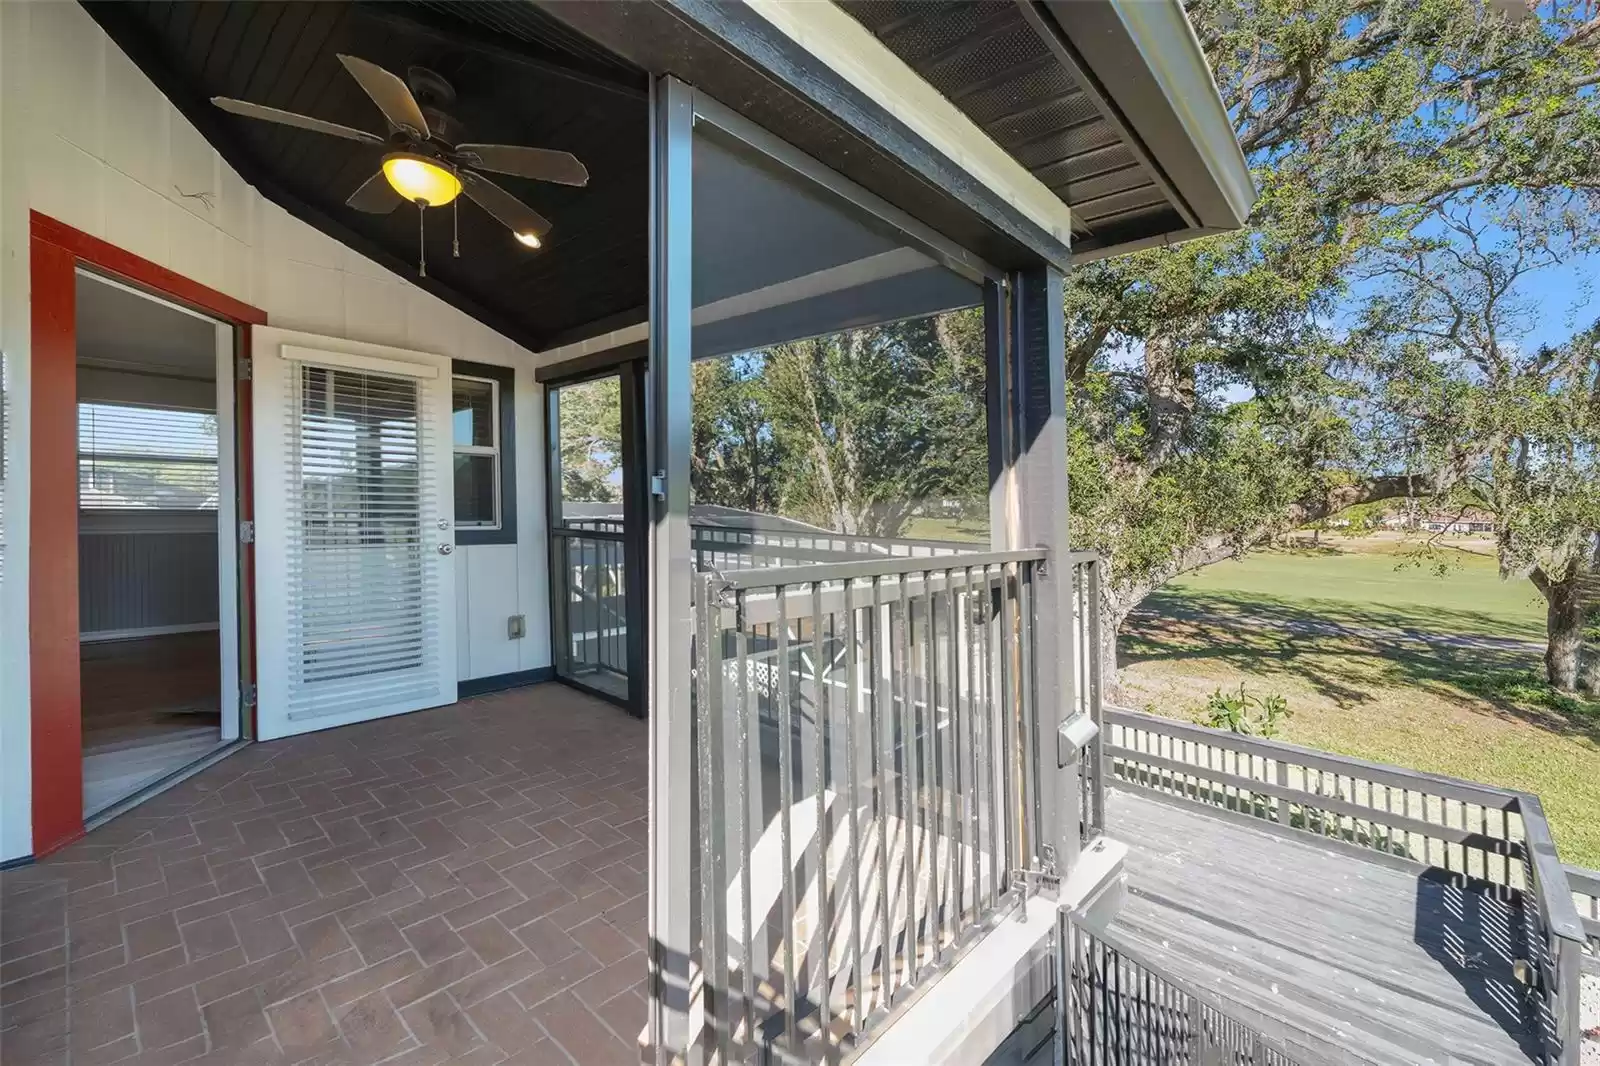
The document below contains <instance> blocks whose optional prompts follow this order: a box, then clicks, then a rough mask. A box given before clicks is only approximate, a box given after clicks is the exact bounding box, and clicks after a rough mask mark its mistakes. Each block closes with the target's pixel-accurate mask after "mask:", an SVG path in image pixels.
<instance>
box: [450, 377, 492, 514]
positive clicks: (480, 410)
mask: <svg viewBox="0 0 1600 1066" xmlns="http://www.w3.org/2000/svg"><path fill="white" fill-rule="evenodd" d="M450 408H451V410H450V425H451V431H452V436H453V437H454V438H455V450H456V455H455V478H456V526H457V527H458V528H461V529H499V528H500V506H499V504H500V491H499V482H500V478H499V473H500V426H499V422H500V420H499V419H498V418H497V417H495V415H496V412H497V411H498V410H499V409H500V383H499V382H496V381H484V380H483V379H482V378H467V377H458V378H456V379H455V382H454V388H453V389H452V390H451V404H450Z"/></svg>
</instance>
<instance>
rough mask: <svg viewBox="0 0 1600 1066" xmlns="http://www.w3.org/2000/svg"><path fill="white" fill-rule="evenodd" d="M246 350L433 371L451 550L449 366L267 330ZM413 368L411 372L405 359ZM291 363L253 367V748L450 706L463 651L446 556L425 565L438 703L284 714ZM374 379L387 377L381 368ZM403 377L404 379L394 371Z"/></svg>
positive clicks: (438, 469)
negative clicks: (429, 571)
mask: <svg viewBox="0 0 1600 1066" xmlns="http://www.w3.org/2000/svg"><path fill="white" fill-rule="evenodd" d="M252 340H253V342H254V346H255V348H256V350H257V351H262V352H266V351H272V350H275V349H282V350H285V351H287V350H304V351H309V352H310V353H311V354H312V356H313V361H314V362H322V361H323V360H322V358H321V357H322V356H324V355H328V354H332V355H336V356H340V357H344V356H349V357H352V358H355V359H360V360H363V361H370V362H383V361H385V357H386V356H389V355H399V356H401V357H402V358H401V359H397V360H394V362H395V363H396V364H397V365H399V366H403V367H415V366H417V365H419V363H420V364H421V365H424V366H427V365H431V366H432V367H433V369H434V373H433V374H432V375H431V379H432V380H431V383H430V384H427V385H421V386H419V389H420V391H421V392H422V394H423V400H422V402H423V404H424V414H423V417H424V418H426V419H428V420H429V421H431V423H432V439H433V440H434V441H435V442H436V443H435V444H434V445H433V450H434V455H433V456H432V464H433V469H434V481H435V485H436V487H437V490H438V493H439V499H438V502H437V511H438V514H439V516H440V517H441V518H443V519H444V520H445V521H446V524H447V526H448V527H449V528H446V529H442V530H439V531H437V532H438V536H439V540H440V542H441V543H442V542H451V543H453V542H454V540H455V533H454V524H453V522H450V521H449V516H452V515H453V514H454V504H455V496H454V492H453V484H454V482H453V480H452V476H451V472H452V465H453V459H452V455H453V453H452V451H451V448H450V439H451V435H450V366H451V361H450V357H449V356H444V355H430V354H428V353H426V352H406V351H403V350H402V349H398V348H387V347H385V346H383V345H376V344H366V343H362V342H358V341H346V340H341V339H339V338H337V337H318V336H314V335H312V334H306V333H290V332H288V331H287V330H281V329H275V328H271V327H267V326H257V327H254V329H253V332H252ZM407 357H409V359H414V360H416V361H417V362H411V361H409V359H408V358H407ZM370 362H363V363H341V364H336V365H350V366H369V365H370ZM293 367H294V364H293V361H292V360H291V359H290V358H282V359H257V361H256V364H255V374H254V377H253V379H252V389H251V392H252V402H253V405H254V419H253V423H252V424H253V428H254V433H255V439H254V441H252V446H253V449H254V451H255V492H256V498H255V508H256V653H257V662H258V667H257V672H256V694H257V696H256V731H257V732H256V739H258V740H274V739H277V738H279V737H286V736H292V735H295V734H298V733H309V732H315V731H317V730H321V729H330V728H333V727H335V726H341V725H349V724H351V723H354V722H365V721H370V720H372V719H376V718H383V717H387V716H389V715H394V714H404V713H406V712H408V711H415V710H421V709H423V708H424V707H436V706H443V705H445V704H450V703H454V702H455V701H456V681H457V677H456V673H457V671H456V662H457V656H458V654H459V648H458V646H457V641H456V597H457V595H459V594H464V593H465V590H464V589H463V590H458V589H457V587H456V562H455V560H454V559H452V558H450V557H448V556H444V555H430V557H429V558H430V559H431V560H433V561H434V563H435V564H436V565H438V567H439V569H438V572H437V574H436V575H435V580H436V582H437V584H436V586H435V588H436V590H437V597H436V599H435V601H434V606H435V609H436V610H437V611H438V612H439V613H438V618H437V626H436V629H435V634H436V637H437V640H438V648H437V649H436V651H437V656H438V658H437V660H436V663H435V667H436V669H437V671H438V673H437V680H438V687H437V689H436V691H435V694H434V695H432V696H430V697H427V698H426V699H425V700H423V701H421V702H416V701H408V702H401V703H391V704H384V705H381V706H376V707H363V708H360V709H357V710H353V711H349V712H344V713H332V714H325V715H318V716H316V717H295V716H292V715H291V714H290V712H289V708H288V706H287V691H286V686H287V680H288V676H289V669H288V663H289V654H290V649H289V641H288V638H289V633H288V618H289V609H290V604H289V602H288V594H289V589H290V581H289V562H290V560H289V557H288V555H289V550H288V545H289V543H290V537H289V529H288V514H287V512H286V507H285V483H286V482H285V479H286V477H287V470H288V439H287V437H288V431H289V426H288V419H287V418H286V417H285V416H286V414H287V411H286V408H285V405H286V404H287V403H289V402H290V381H291V378H292V376H293V374H294V368H293ZM380 372H385V373H388V372H395V371H389V370H388V369H387V368H384V369H382V370H381V371H380ZM399 372H403V371H399Z"/></svg>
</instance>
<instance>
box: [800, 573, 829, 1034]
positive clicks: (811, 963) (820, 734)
mask: <svg viewBox="0 0 1600 1066" xmlns="http://www.w3.org/2000/svg"><path fill="white" fill-rule="evenodd" d="M822 618H823V614H822V583H821V582H820V581H813V582H812V583H811V678H812V681H811V692H812V696H811V713H812V716H813V717H814V718H815V719H816V722H815V726H814V732H815V734H816V735H815V738H814V739H815V744H816V749H815V753H814V754H813V755H812V761H813V763H814V771H813V773H814V775H815V782H816V798H817V831H816V841H817V847H816V853H817V872H816V879H817V913H816V914H815V915H813V919H814V921H815V923H816V929H815V931H814V932H813V933H812V936H811V943H812V944H814V945H816V948H817V949H818V951H820V954H818V953H817V951H812V950H808V951H807V952H806V961H807V966H808V968H809V969H810V970H811V977H812V987H813V988H815V989H816V991H817V1010H818V1013H819V1019H818V1029H819V1030H820V1032H821V1034H822V1049H821V1050H822V1057H823V1061H824V1062H831V1061H833V1034H832V1028H831V1025H830V1023H831V1022H832V1020H833V1019H832V1016H831V1013H830V1008H831V1002H830V1001H831V999H832V995H831V991H832V989H831V985H830V982H829V981H828V967H829V965H830V964H831V963H832V961H833V958H832V956H833V952H832V947H833V944H832V934H833V908H832V907H831V906H830V903H831V901H830V899H829V891H830V890H829V888H828V853H829V848H830V845H831V844H832V843H833V834H832V833H831V832H830V828H831V826H830V823H831V821H832V819H831V816H830V814H829V812H828V798H827V784H828V717H829V710H830V707H831V702H830V700H829V698H828V679H827V669H828V662H827V660H826V659H824V658H823V653H822V647H823V645H822Z"/></svg>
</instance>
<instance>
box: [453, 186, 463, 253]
mask: <svg viewBox="0 0 1600 1066" xmlns="http://www.w3.org/2000/svg"><path fill="white" fill-rule="evenodd" d="M450 229H451V233H450V254H451V256H453V257H454V258H456V259H460V258H461V197H459V196H457V197H456V198H455V199H454V200H451V201H450Z"/></svg>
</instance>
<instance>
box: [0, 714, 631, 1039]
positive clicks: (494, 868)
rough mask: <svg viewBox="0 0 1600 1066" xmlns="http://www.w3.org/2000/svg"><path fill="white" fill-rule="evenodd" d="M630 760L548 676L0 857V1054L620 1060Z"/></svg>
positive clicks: (343, 736)
mask: <svg viewBox="0 0 1600 1066" xmlns="http://www.w3.org/2000/svg"><path fill="white" fill-rule="evenodd" d="M646 767H647V762H646V735H645V725H644V723H643V722H639V721H636V720H634V719H632V718H629V717H628V716H627V715H625V714H623V713H622V712H621V711H619V710H616V709H615V708H613V707H611V706H610V705H608V704H605V703H601V702H599V701H596V700H593V699H590V698H588V697H586V696H583V695H580V694H578V693H575V692H573V691H571V690H569V689H566V688H563V687H561V686H558V685H554V684H550V685H540V686H536V687H533V688H525V689H519V690H516V691H512V692H506V693H499V694H496V695H492V696H483V697H478V698H475V699H471V700H467V701H464V702H462V703H459V704H456V705H455V706H453V707H446V708H441V709H439V710H434V711H424V712H419V713H417V714H411V715H405V716H402V717H398V718H392V719H388V720H386V721H382V722H374V723H367V724H364V725H358V726H349V727H346V728H343V729H336V730H330V731H328V732H325V733H316V734H312V735H309V736H304V737H298V738H294V739H291V740H285V741H277V742H273V743H268V744H258V745H254V746H252V747H249V748H247V749H245V750H243V751H241V752H239V753H238V754H236V755H234V756H232V757H231V758H229V759H227V760H224V761H223V762H222V763H221V764H219V765H218V766H216V767H213V768H211V769H209V770H207V771H205V772H204V773H202V774H199V775H197V776H196V777H194V778H192V779H190V780H189V781H187V782H185V783H183V784H182V785H179V786H178V787H177V788H175V789H173V790H171V791H169V792H167V793H165V794H163V795H161V796H159V797H157V798H156V799H154V800H152V801H150V802H148V803H146V804H144V805H143V806H141V807H139V808H138V809H136V810H135V811H133V812H131V813H129V814H127V815H124V816H122V817H121V818H119V819H117V820H115V821H113V822H111V823H110V824H108V825H106V826H103V827H102V828H100V829H97V830H95V831H94V832H92V833H90V834H89V835H88V837H86V838H85V839H84V840H82V841H80V842H79V843H77V844H74V845H72V846H71V847H68V848H65V849H63V850H62V851H61V852H59V853H57V854H56V855H53V856H51V857H50V858H49V859H46V860H44V861H43V862H40V863H37V864H35V865H33V866H30V867H26V868H23V869H19V870H14V871H11V872H8V873H6V874H4V875H3V877H0V1061H3V1062H4V1063H6V1064H7V1066H11V1064H13V1063H15V1064H17V1066H22V1064H28V1066H54V1064H58V1063H59V1064H67V1063H70V1064H71V1066H91V1064H98V1063H112V1062H118V1063H129V1064H132V1063H139V1064H145V1063H181V1062H206V1063H213V1062H214V1063H226V1064H228V1066H235V1064H251V1063H301V1062H304V1063H326V1064H335V1063H350V1064H358V1063H379V1062H382V1063H394V1064H406V1066H427V1064H434V1063H444V1062H455V1063H470V1064H474V1066H495V1064H499V1063H529V1064H532V1063H538V1064H541V1066H544V1064H565V1063H567V1062H569V1061H570V1062H572V1063H576V1064H579V1066H600V1064H605V1063H613V1062H615V1063H636V1062H637V1061H638V1052H637V1050H636V1044H635V1041H636V1037H637V1035H638V1032H639V1030H640V1028H641V1027H642V1026H643V1024H644V1019H645V1000H644V994H643V989H644V980H645V961H644V945H645V861H646V858H645V856H646V850H645V809H646V807H645V805H646V798H645V796H646Z"/></svg>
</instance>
